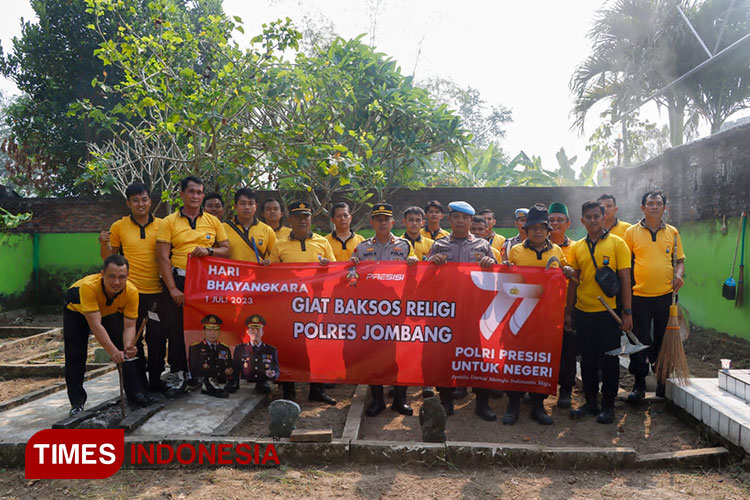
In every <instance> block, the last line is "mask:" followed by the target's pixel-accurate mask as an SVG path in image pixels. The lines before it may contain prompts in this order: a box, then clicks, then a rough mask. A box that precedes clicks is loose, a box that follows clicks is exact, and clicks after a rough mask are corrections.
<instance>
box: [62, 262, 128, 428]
mask: <svg viewBox="0 0 750 500" xmlns="http://www.w3.org/2000/svg"><path fill="white" fill-rule="evenodd" d="M137 317H138V289H137V288H136V287H135V286H134V285H133V284H132V283H130V282H129V281H128V261H127V259H125V257H123V256H122V255H110V256H109V257H107V258H106V259H104V263H103V264H102V270H101V272H100V273H99V274H91V275H89V276H86V277H84V278H81V279H80V280H78V281H76V282H75V283H73V285H72V286H71V287H70V288H69V289H68V291H67V292H66V293H65V309H64V310H63V341H64V343H65V385H66V386H67V389H68V400H69V401H70V406H71V410H70V415H71V416H73V415H76V414H78V413H80V412H82V411H83V406H84V404H85V403H86V391H85V390H84V388H83V376H84V374H85V373H86V356H87V351H88V345H89V334H90V333H93V334H94V337H95V338H96V340H97V342H99V344H100V345H101V346H102V347H103V348H104V350H105V351H107V354H109V356H110V357H111V358H112V361H114V362H115V363H117V364H121V363H123V362H124V361H125V358H126V356H128V357H130V356H135V355H137V354H138V352H137V349H136V348H135V346H134V345H133V344H134V343H135V320H136V318H137ZM125 346H130V347H128V348H125ZM128 364H129V363H126V364H125V366H126V367H127V365H128ZM139 382H140V380H139V379H138V377H137V375H135V376H133V375H131V374H130V373H128V374H127V375H126V376H125V377H124V385H125V392H126V394H127V396H128V399H130V400H131V401H133V402H135V396H136V394H138V393H139V392H140V393H141V395H143V394H142V391H143V389H142V388H141V387H140V383H139Z"/></svg>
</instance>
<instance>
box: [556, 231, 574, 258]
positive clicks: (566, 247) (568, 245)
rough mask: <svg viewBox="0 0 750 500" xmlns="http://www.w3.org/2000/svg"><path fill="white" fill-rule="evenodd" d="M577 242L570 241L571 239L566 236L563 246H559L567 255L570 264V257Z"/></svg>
mask: <svg viewBox="0 0 750 500" xmlns="http://www.w3.org/2000/svg"><path fill="white" fill-rule="evenodd" d="M575 242H576V240H572V239H570V238H568V237H567V236H566V237H565V241H564V242H563V244H562V245H558V246H559V247H560V249H561V250H562V251H563V254H565V258H566V259H567V260H568V262H570V257H569V256H570V249H571V248H572V247H573V244H574V243H575Z"/></svg>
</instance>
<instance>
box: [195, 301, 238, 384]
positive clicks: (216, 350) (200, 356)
mask: <svg viewBox="0 0 750 500" xmlns="http://www.w3.org/2000/svg"><path fill="white" fill-rule="evenodd" d="M201 323H202V324H203V334H204V335H205V338H204V339H203V340H201V341H200V342H196V343H195V344H192V345H191V346H190V353H189V359H190V372H191V375H192V376H193V377H195V378H197V379H198V380H202V382H203V385H204V389H202V390H201V392H203V393H204V394H208V395H210V396H214V397H217V398H227V397H229V393H228V392H227V391H226V390H225V389H224V388H223V387H221V385H223V384H226V383H227V380H231V378H232V377H233V375H234V369H233V368H232V352H231V351H230V349H229V346H227V345H225V344H222V343H221V342H219V334H220V333H221V324H222V321H221V318H219V317H218V316H217V315H215V314H209V315H208V316H206V317H205V318H203V320H201Z"/></svg>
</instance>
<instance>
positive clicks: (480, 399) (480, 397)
mask: <svg viewBox="0 0 750 500" xmlns="http://www.w3.org/2000/svg"><path fill="white" fill-rule="evenodd" d="M435 389H437V391H438V394H439V395H440V401H453V392H454V391H455V390H456V388H455V387H435ZM471 390H472V392H473V393H474V394H476V396H477V403H482V404H486V403H487V402H488V401H489V399H490V389H483V388H480V387H472V389H471Z"/></svg>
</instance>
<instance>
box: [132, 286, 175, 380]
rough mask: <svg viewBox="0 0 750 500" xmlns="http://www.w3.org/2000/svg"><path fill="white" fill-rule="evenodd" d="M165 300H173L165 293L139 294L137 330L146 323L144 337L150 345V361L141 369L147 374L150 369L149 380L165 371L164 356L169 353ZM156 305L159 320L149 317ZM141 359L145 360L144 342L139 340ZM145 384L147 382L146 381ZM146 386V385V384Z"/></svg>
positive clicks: (144, 362)
mask: <svg viewBox="0 0 750 500" xmlns="http://www.w3.org/2000/svg"><path fill="white" fill-rule="evenodd" d="M165 300H169V301H170V302H171V300H172V298H171V297H169V294H167V297H164V294H163V293H141V294H138V321H137V322H136V327H135V328H136V331H138V329H139V328H140V327H141V323H143V322H144V321H148V323H146V331H145V333H144V335H143V336H144V337H145V339H146V345H147V346H148V361H143V362H142V364H141V367H140V368H141V369H142V370H143V373H144V374H145V372H146V370H148V380H149V381H151V382H156V381H157V380H159V378H160V377H161V373H162V372H163V371H164V358H165V356H166V354H167V335H166V331H167V330H166V328H164V322H165V321H167V309H165V307H164V302H165ZM154 306H155V312H156V314H158V315H159V321H154V320H151V319H148V312H149V311H150V310H151V309H152V307H154ZM137 347H138V357H139V360H145V359H146V358H145V357H143V343H142V342H140V341H139V342H138V344H137ZM144 384H145V382H144ZM144 387H145V385H144Z"/></svg>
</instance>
